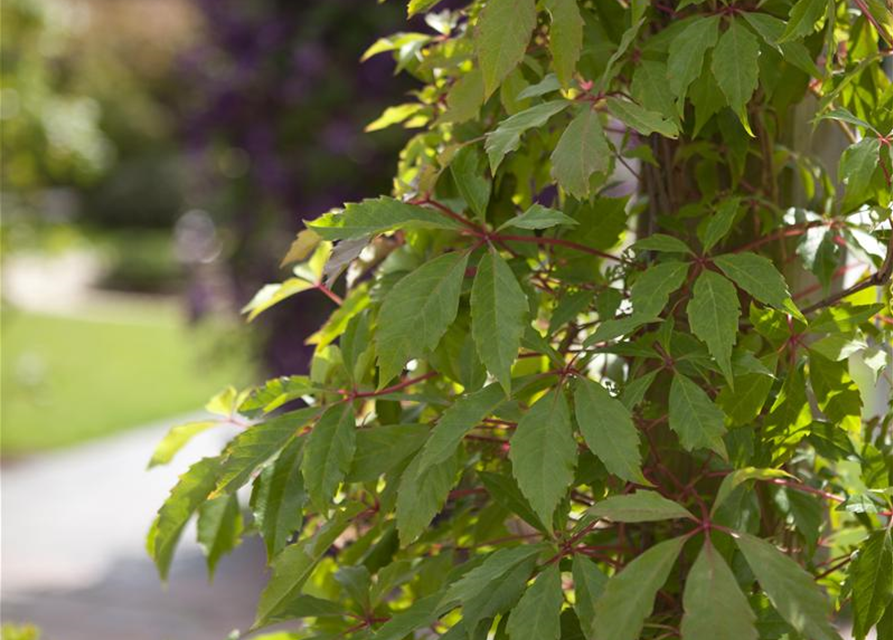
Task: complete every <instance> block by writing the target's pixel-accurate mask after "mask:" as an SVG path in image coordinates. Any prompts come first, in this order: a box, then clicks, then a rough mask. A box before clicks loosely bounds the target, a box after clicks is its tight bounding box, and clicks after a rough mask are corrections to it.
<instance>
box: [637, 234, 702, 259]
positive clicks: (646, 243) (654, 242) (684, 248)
mask: <svg viewBox="0 0 893 640" xmlns="http://www.w3.org/2000/svg"><path fill="white" fill-rule="evenodd" d="M632 248H633V249H634V250H635V251H637V252H642V251H660V252H664V253H687V254H689V255H694V252H693V251H692V250H691V249H690V248H689V247H688V245H687V244H685V243H684V242H682V240H680V239H679V238H676V237H675V236H668V235H667V234H665V233H653V234H651V235H650V236H646V237H645V238H642V239H641V240H636V242H635V243H633V246H632Z"/></svg>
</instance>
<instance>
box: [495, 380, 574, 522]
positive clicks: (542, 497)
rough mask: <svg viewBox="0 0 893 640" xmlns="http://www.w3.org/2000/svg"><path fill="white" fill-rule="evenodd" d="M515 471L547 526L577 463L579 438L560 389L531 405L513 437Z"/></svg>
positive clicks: (512, 450)
mask: <svg viewBox="0 0 893 640" xmlns="http://www.w3.org/2000/svg"><path fill="white" fill-rule="evenodd" d="M509 458H510V459H511V461H512V473H513V474H514V476H515V479H516V480H517V481H518V486H519V487H520V488H521V492H522V493H523V494H524V497H526V498H527V500H529V501H530V505H531V506H532V507H533V510H534V511H535V512H536V514H537V515H538V516H539V518H540V520H541V521H542V522H543V524H545V525H546V526H550V525H551V522H552V514H553V513H554V512H555V507H557V506H558V503H559V502H561V499H562V498H563V497H564V496H565V494H566V493H567V490H568V488H569V487H570V485H571V482H572V481H573V479H574V467H575V466H576V464H577V442H576V441H575V440H574V436H573V431H572V429H571V420H570V413H569V411H568V408H567V401H566V400H565V398H564V394H563V392H562V391H561V390H560V389H556V390H553V391H551V392H550V393H549V394H547V395H545V396H543V397H542V398H540V399H539V400H537V402H536V403H535V404H534V405H533V406H532V407H530V409H529V410H528V411H527V413H525V414H524V417H522V418H521V421H520V422H519V423H518V428H517V429H516V430H515V433H514V435H513V436H512V439H511V448H510V450H509Z"/></svg>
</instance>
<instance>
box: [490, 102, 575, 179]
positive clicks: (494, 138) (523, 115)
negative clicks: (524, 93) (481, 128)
mask: <svg viewBox="0 0 893 640" xmlns="http://www.w3.org/2000/svg"><path fill="white" fill-rule="evenodd" d="M569 104H571V103H570V102H568V101H567V100H553V101H551V102H544V103H542V104H538V105H535V106H533V107H530V108H529V109H525V110H524V111H521V112H520V113H516V114H515V115H513V116H510V117H508V118H506V119H505V120H503V121H502V122H500V123H499V126H498V127H496V130H495V131H491V132H490V133H488V134H487V139H486V141H485V142H484V150H485V151H486V152H487V157H488V158H489V159H490V171H492V172H493V174H494V175H495V174H496V169H498V168H499V165H500V163H501V162H502V159H503V158H505V156H506V154H507V153H509V152H510V151H514V150H515V149H517V148H518V145H519V144H521V135H522V134H523V133H524V132H525V131H527V130H528V129H532V128H534V127H542V126H543V125H544V124H546V122H548V121H549V118H551V117H552V116H554V115H555V114H557V113H560V112H561V111H564V109H566V108H567V106H568V105H569Z"/></svg>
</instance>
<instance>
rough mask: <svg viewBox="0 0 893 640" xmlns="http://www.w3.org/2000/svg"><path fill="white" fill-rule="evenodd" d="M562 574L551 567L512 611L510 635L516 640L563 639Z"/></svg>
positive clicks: (555, 564)
mask: <svg viewBox="0 0 893 640" xmlns="http://www.w3.org/2000/svg"><path fill="white" fill-rule="evenodd" d="M563 602H564V593H563V591H562V589H561V572H560V571H559V569H558V563H552V564H550V565H549V566H548V567H547V568H546V569H545V570H543V571H542V572H541V573H540V574H539V575H538V576H537V577H536V581H535V582H534V583H533V585H532V586H530V587H528V588H527V591H526V592H525V593H524V595H523V596H522V597H521V600H520V601H519V602H518V604H517V605H515V607H514V608H513V609H512V613H511V616H510V617H509V622H508V627H507V630H508V634H509V637H510V638H512V640H558V638H560V637H561V605H562V603H563Z"/></svg>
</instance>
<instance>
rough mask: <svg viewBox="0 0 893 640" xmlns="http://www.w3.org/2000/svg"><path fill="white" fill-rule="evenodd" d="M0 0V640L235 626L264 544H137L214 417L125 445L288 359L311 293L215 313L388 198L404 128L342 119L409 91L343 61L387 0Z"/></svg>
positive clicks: (395, 15) (383, 62)
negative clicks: (250, 312) (166, 446)
mask: <svg viewBox="0 0 893 640" xmlns="http://www.w3.org/2000/svg"><path fill="white" fill-rule="evenodd" d="M0 7H2V8H0V12H2V15H0V24H2V34H0V35H2V38H0V61H2V71H0V125H2V155H0V171H2V173H0V178H2V190H0V207H2V218H0V261H2V262H0V269H2V297H0V305H2V306H0V331H2V335H0V345H2V346H0V354H2V358H0V359H2V380H0V394H2V399H0V425H2V433H0V474H2V559H0V572H2V573H0V578H2V580H0V584H2V590H0V616H2V622H3V624H4V629H3V639H4V640H6V639H7V638H9V639H11V640H13V639H17V638H22V639H24V638H33V637H36V635H35V634H36V633H37V632H36V631H35V630H34V629H31V628H29V627H28V626H22V625H26V623H33V624H34V625H35V626H36V627H38V628H39V629H40V637H41V638H44V639H49V640H53V639H57V638H58V639H60V640H79V639H81V638H84V639H86V638H90V639H93V640H102V639H104V638H121V637H127V638H137V639H141V638H146V639H152V640H162V639H167V638H171V639H173V638H188V639H190V640H202V639H204V638H224V637H226V635H227V634H228V633H229V632H230V630H231V629H233V628H235V627H241V628H243V629H244V628H245V627H247V626H248V625H249V624H250V622H251V619H252V617H253V608H254V605H255V598H256V596H257V593H258V592H259V588H260V586H261V584H262V583H263V581H264V580H265V576H264V568H263V565H264V562H263V554H262V552H261V551H260V550H258V549H254V548H251V547H250V545H246V547H247V548H245V549H242V550H241V551H240V552H239V553H237V554H235V555H234V556H233V557H231V558H228V559H226V560H224V561H223V562H222V564H221V568H220V570H219V575H218V578H217V583H216V584H215V585H209V584H208V583H207V579H206V577H205V569H204V564H203V560H202V558H201V556H200V553H199V551H198V549H197V547H196V546H195V545H194V544H193V545H192V546H191V547H189V546H187V548H186V549H184V552H183V553H182V554H180V556H179V558H178V561H177V562H176V563H175V569H174V573H173V575H172V578H171V584H170V585H169V586H168V588H167V589H166V590H164V589H162V586H161V585H160V583H159V582H158V580H157V578H156V576H155V574H154V571H153V569H152V567H151V565H150V563H149V561H148V559H147V558H145V553H144V551H143V548H142V541H143V537H144V534H145V531H146V529H147V527H148V525H149V522H150V521H151V519H152V515H153V510H154V509H155V508H157V507H158V506H160V504H161V502H162V501H163V499H164V497H165V495H166V493H167V491H168V490H169V488H170V487H171V486H172V485H173V483H174V482H175V479H176V475H177V474H178V473H180V472H182V471H183V470H184V469H185V466H186V464H187V463H188V462H189V461H190V460H195V459H196V458H197V457H199V456H201V455H203V454H204V453H206V452H208V453H216V451H215V448H219V445H220V441H221V439H223V438H225V437H226V436H227V434H225V433H222V432H219V431H218V432H214V433H212V434H210V435H208V436H207V437H205V438H199V439H198V440H197V441H195V442H194V443H193V444H192V445H190V448H189V449H188V450H186V451H184V452H183V453H182V454H181V456H180V458H179V460H180V463H179V464H174V465H172V466H171V467H170V468H164V469H160V470H159V469H155V470H153V471H151V472H147V471H145V466H146V462H147V459H148V456H149V455H150V454H151V451H152V449H153V447H154V445H155V444H156V442H157V441H158V440H159V439H160V438H161V436H162V435H163V434H164V432H165V431H166V429H167V428H168V427H170V426H171V425H172V424H176V423H179V422H184V421H187V420H189V419H190V418H191V417H194V416H195V415H198V413H197V412H200V410H201V407H202V405H203V404H204V402H205V400H206V399H207V398H208V397H210V396H211V395H213V394H214V393H216V392H217V391H218V390H220V389H221V388H222V387H224V386H226V385H228V384H236V385H245V384H248V383H250V382H256V381H258V380H259V379H260V378H261V376H266V375H278V374H284V373H299V372H301V371H303V370H304V367H305V364H306V359H307V356H308V348H307V347H306V346H305V345H304V338H305V337H306V336H307V335H309V333H311V332H312V330H313V329H314V328H315V327H316V326H318V324H319V323H320V321H321V319H322V318H323V317H324V316H325V315H327V314H328V313H330V312H331V309H332V308H331V303H330V302H329V301H328V300H327V299H326V298H325V297H324V296H322V295H321V294H320V295H318V297H317V294H316V293H315V292H314V293H306V294H304V295H303V296H298V297H295V298H292V299H291V300H288V301H286V302H284V303H282V304H280V305H278V306H277V307H276V308H274V309H273V310H271V311H269V312H268V313H266V314H264V315H263V316H261V317H260V318H259V319H258V320H257V321H256V322H255V323H253V324H252V325H251V326H250V327H246V325H245V324H244V322H243V320H242V318H241V317H240V316H239V309H240V307H241V306H242V305H244V304H245V303H246V302H247V301H248V300H249V299H250V298H251V296H252V295H253V294H254V292H255V291H256V290H257V289H258V288H259V287H260V286H261V285H263V284H264V283H266V282H271V281H278V280H281V278H282V272H281V271H280V270H279V267H278V263H279V259H280V258H281V256H282V255H283V254H284V253H285V250H286V249H287V247H288V246H289V244H290V242H291V240H292V238H293V237H294V233H295V232H296V231H298V230H299V228H301V227H302V225H301V220H302V219H304V218H312V217H315V216H316V215H318V214H319V213H321V212H324V211H326V210H327V209H329V208H331V207H333V206H337V205H340V204H341V203H343V202H344V201H347V200H351V199H358V198H361V197H364V196H369V195H375V194H379V193H384V192H387V191H388V190H389V188H390V178H391V176H392V175H393V171H394V167H395V164H396V157H397V151H398V149H399V148H400V147H401V146H402V144H403V142H404V141H405V139H406V137H407V135H408V134H407V133H406V132H405V131H401V130H399V129H390V130H386V131H381V132H376V133H373V134H365V133H364V132H363V128H364V127H365V125H366V124H368V123H369V122H370V121H372V120H374V119H375V118H376V117H377V116H378V115H379V114H380V113H381V112H382V110H383V109H384V107H385V106H387V105H389V104H393V103H395V102H398V101H399V100H400V96H401V95H402V94H404V93H405V92H407V91H408V90H409V89H410V88H411V87H410V84H409V83H408V81H407V80H406V79H405V78H398V77H395V76H394V69H393V63H392V62H391V61H390V60H389V59H388V57H387V56H377V57H375V58H372V59H371V60H370V61H368V62H366V63H364V64H360V63H359V58H360V55H361V54H362V52H363V51H364V50H365V49H366V48H367V47H368V46H369V45H370V44H371V43H372V42H374V40H375V39H376V38H377V37H379V36H382V35H386V34H389V33H393V32H395V31H397V30H400V29H402V28H405V26H406V23H405V19H404V15H405V14H404V10H405V9H404V6H403V5H402V4H401V3H388V4H384V5H379V4H378V3H377V2H375V0H316V1H309V0H307V1H298V0H252V1H250V2H245V1H244V0H3V2H2V5H0ZM413 26H414V27H416V28H418V27H419V26H420V25H413ZM421 28H425V27H424V25H421ZM188 537H189V534H188V533H187V534H186V536H184V538H188Z"/></svg>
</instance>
